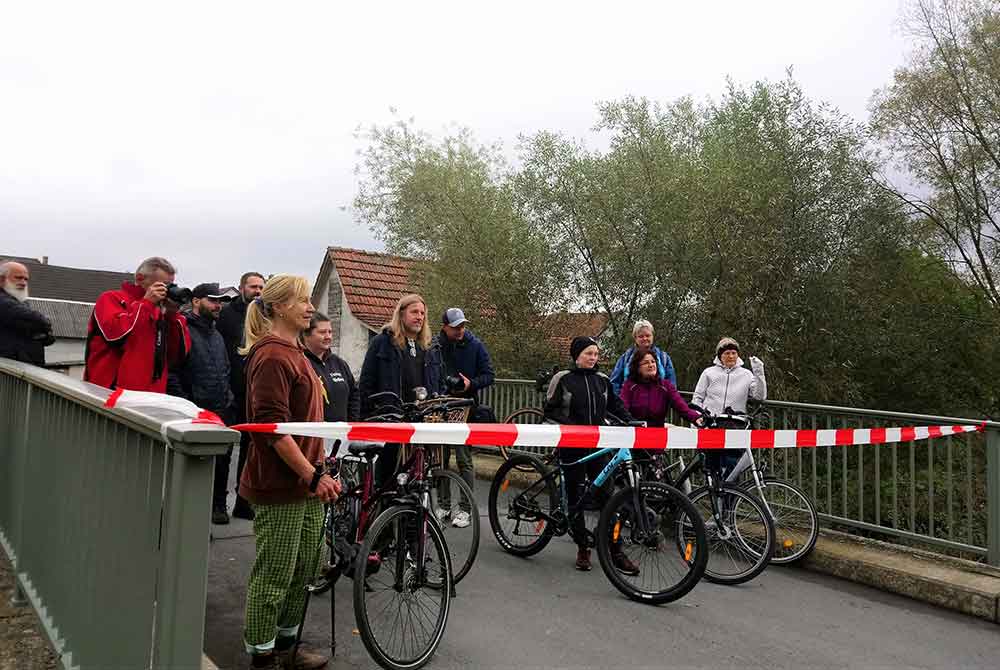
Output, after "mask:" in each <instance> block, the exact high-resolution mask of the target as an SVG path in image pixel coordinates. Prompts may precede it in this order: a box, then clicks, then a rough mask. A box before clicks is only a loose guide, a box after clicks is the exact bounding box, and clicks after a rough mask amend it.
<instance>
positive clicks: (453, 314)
mask: <svg viewBox="0 0 1000 670" xmlns="http://www.w3.org/2000/svg"><path fill="white" fill-rule="evenodd" d="M441 322H442V323H444V324H446V325H449V326H451V327H452V328H458V327H459V326H461V325H462V324H463V323H468V322H469V320H468V319H466V318H465V312H463V311H462V310H460V309H459V308H458V307H449V308H448V309H446V310H445V311H444V315H443V316H442V317H441Z"/></svg>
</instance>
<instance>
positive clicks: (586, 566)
mask: <svg viewBox="0 0 1000 670" xmlns="http://www.w3.org/2000/svg"><path fill="white" fill-rule="evenodd" d="M576 569H577V570H583V571H584V572H586V571H589V570H590V549H577V550H576Z"/></svg>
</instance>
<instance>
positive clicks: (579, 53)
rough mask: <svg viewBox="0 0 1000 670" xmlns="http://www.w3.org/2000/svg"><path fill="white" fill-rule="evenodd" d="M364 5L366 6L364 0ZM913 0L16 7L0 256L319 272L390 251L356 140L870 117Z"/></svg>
mask: <svg viewBox="0 0 1000 670" xmlns="http://www.w3.org/2000/svg"><path fill="white" fill-rule="evenodd" d="M349 4H350V5H351V6H348V5H349ZM900 9H901V5H900V3H899V2H897V1H896V0H884V1H879V0H866V1H862V0H842V1H841V2H836V3H834V2H828V1H823V2H820V1H816V0H799V1H797V2H784V1H777V0H767V1H764V0H758V1H757V2H743V3H736V2H721V1H720V2H714V3H697V2H655V3H654V2H650V3H641V4H640V3H635V4H631V3H626V2H617V3H611V2H601V3H588V2H580V1H575V2H540V1H538V0H536V1H535V2H523V3H522V2H513V1H510V0H507V1H505V2H431V1H426V2H408V3H398V4H395V3H380V2H373V1H369V2H363V3H341V2H329V1H327V2H321V3H295V2H282V3H277V2H270V3H266V4H255V3H252V2H246V1H241V2H220V1H215V0H212V1H210V2H204V1H202V2H197V3H186V2H171V3H159V4H158V5H157V7H156V9H151V5H149V4H147V3H137V2H122V3H106V2H100V0H95V1H94V2H64V3H48V2H41V1H39V2H11V3H6V6H5V8H4V9H2V10H0V91H3V101H2V102H0V229H2V234H0V254H5V253H6V254H11V255H19V256H31V257H41V256H43V255H45V256H48V257H49V261H50V262H51V263H54V264H59V265H69V266H75V267H88V268H101V269H113V270H132V269H134V268H135V265H136V264H137V262H138V261H139V260H141V259H142V258H143V257H145V256H149V255H153V254H157V255H164V256H167V257H168V258H170V259H171V260H172V261H174V263H175V264H176V265H177V266H178V268H179V271H180V272H179V275H178V277H177V279H178V281H179V282H181V283H183V284H186V285H193V284H194V283H197V282H201V281H220V282H222V283H224V284H226V283H235V282H236V281H237V279H238V277H239V274H240V273H241V272H242V271H244V270H248V269H253V270H258V271H261V272H264V273H265V274H266V273H271V272H295V273H298V274H304V275H306V276H308V277H309V278H310V280H312V279H314V278H315V275H316V272H317V271H318V269H319V265H320V263H321V261H322V257H323V249H324V248H325V247H326V246H327V245H340V246H352V247H359V248H366V249H379V248H380V246H379V244H378V242H377V241H376V240H375V239H374V238H373V237H372V235H371V233H370V232H369V231H368V230H367V227H366V226H364V225H363V224H361V223H359V222H356V221H354V219H353V217H352V215H351V213H350V211H349V210H348V211H345V210H344V209H342V208H343V207H345V206H347V205H349V204H350V202H351V200H352V198H353V197H354V194H355V190H356V185H357V183H356V178H355V176H354V174H353V170H354V166H355V164H356V162H357V155H356V154H357V151H358V150H359V149H360V148H361V143H360V142H359V141H358V140H356V139H355V136H354V133H355V130H356V129H357V128H358V127H359V125H360V126H367V125H371V124H373V123H375V124H385V123H388V122H391V121H392V120H393V118H394V117H393V115H392V114H391V112H390V108H392V107H394V108H396V109H398V110H399V114H400V115H401V116H404V117H410V116H412V117H415V120H416V123H417V124H418V125H419V126H420V127H421V128H423V129H426V130H429V131H431V132H434V133H438V134H439V133H441V132H444V131H445V130H446V128H447V126H448V125H449V124H453V123H457V124H460V125H465V126H469V127H470V128H472V129H473V131H474V132H475V133H476V135H477V136H478V137H479V138H480V139H483V140H494V139H501V140H503V141H504V142H505V144H506V145H507V146H511V145H512V144H513V143H514V141H515V140H516V137H517V135H518V134H520V133H531V132H534V131H537V130H541V129H549V130H558V131H562V132H565V133H567V134H570V135H573V136H577V137H581V138H586V136H587V135H588V133H589V128H590V127H591V126H592V125H593V124H594V122H595V121H596V114H595V107H594V105H595V103H596V102H597V101H599V100H607V99H613V98H619V97H622V96H625V95H636V96H646V97H649V98H653V99H656V100H661V101H667V100H671V99H674V98H677V97H680V96H683V95H693V96H695V97H696V98H705V97H709V96H710V97H713V98H717V97H718V96H719V94H720V93H721V92H722V91H723V88H724V86H725V78H726V77H727V76H729V77H732V78H733V79H734V80H736V81H737V82H740V83H750V82H752V81H754V80H757V79H770V80H776V79H780V78H782V77H783V76H784V71H785V69H786V68H787V67H789V66H791V67H793V68H794V72H795V77H796V79H798V81H799V82H800V83H801V84H802V86H803V88H804V89H805V91H806V93H807V95H809V96H810V97H811V98H813V99H818V100H826V101H828V102H830V103H832V104H833V105H835V106H837V107H839V108H840V109H841V110H842V111H844V112H846V113H848V114H850V115H851V116H853V117H854V118H856V119H857V120H859V121H863V120H865V119H866V118H867V111H866V107H867V102H868V99H869V97H870V96H871V94H872V91H873V90H874V89H875V88H877V87H879V86H882V85H884V84H885V83H887V82H888V81H889V80H890V78H891V76H892V72H893V70H894V68H896V67H898V66H900V65H901V64H902V63H903V60H904V55H905V52H906V44H905V41H904V39H903V37H902V35H901V32H900V30H899V28H898V16H899V12H900Z"/></svg>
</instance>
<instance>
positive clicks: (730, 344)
mask: <svg viewBox="0 0 1000 670" xmlns="http://www.w3.org/2000/svg"><path fill="white" fill-rule="evenodd" d="M724 349H735V350H736V351H737V353H739V350H740V343H739V342H737V341H736V340H734V339H733V338H731V337H724V338H722V339H721V340H719V344H717V345H716V346H715V355H716V356H721V355H722V352H723V350H724Z"/></svg>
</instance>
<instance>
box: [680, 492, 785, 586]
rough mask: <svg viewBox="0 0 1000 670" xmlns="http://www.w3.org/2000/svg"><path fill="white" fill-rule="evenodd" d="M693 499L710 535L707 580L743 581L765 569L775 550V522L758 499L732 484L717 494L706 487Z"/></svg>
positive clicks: (730, 582)
mask: <svg viewBox="0 0 1000 670" xmlns="http://www.w3.org/2000/svg"><path fill="white" fill-rule="evenodd" d="M691 502H692V503H693V504H694V506H695V507H696V508H697V510H698V514H699V515H700V516H701V519H702V521H703V522H704V524H705V534H706V535H707V536H708V565H707V567H706V568H705V579H707V580H709V581H710V582H715V583H717V584H742V583H743V582H748V581H750V580H751V579H753V578H754V577H756V576H757V575H759V574H760V573H761V572H763V571H764V568H766V567H767V564H768V562H769V561H770V560H771V554H772V553H773V552H774V524H773V523H772V522H771V517H770V515H768V513H767V511H766V510H765V509H764V506H763V505H761V503H760V501H759V500H757V498H755V497H754V496H752V495H750V494H749V493H746V492H745V491H744V490H743V489H740V488H736V487H731V486H729V485H726V486H723V487H722V489H721V490H720V491H719V494H718V497H716V494H715V492H713V491H712V489H711V488H710V487H708V486H704V487H702V488H700V489H698V490H696V491H694V492H693V493H691Z"/></svg>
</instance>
